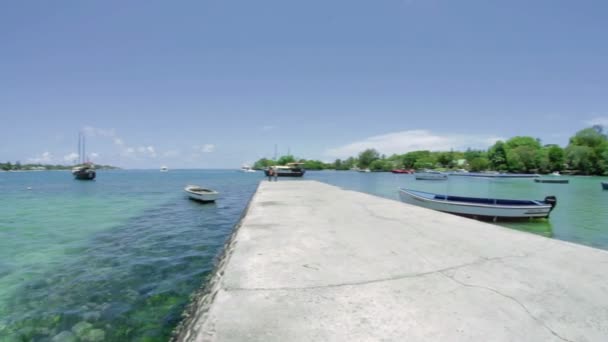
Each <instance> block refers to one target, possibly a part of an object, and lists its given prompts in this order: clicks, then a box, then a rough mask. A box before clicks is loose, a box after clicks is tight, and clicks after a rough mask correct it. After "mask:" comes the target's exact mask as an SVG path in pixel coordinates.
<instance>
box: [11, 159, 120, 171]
mask: <svg viewBox="0 0 608 342" xmlns="http://www.w3.org/2000/svg"><path fill="white" fill-rule="evenodd" d="M72 167H73V166H70V165H60V164H56V165H52V164H40V163H36V164H21V163H20V162H19V161H16V162H15V163H11V162H10V161H9V162H6V163H0V170H3V171H38V170H40V171H42V170H71V169H72ZM93 167H95V168H96V169H118V168H117V167H115V166H111V165H98V164H94V165H93Z"/></svg>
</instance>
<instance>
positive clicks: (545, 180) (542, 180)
mask: <svg viewBox="0 0 608 342" xmlns="http://www.w3.org/2000/svg"><path fill="white" fill-rule="evenodd" d="M534 181H535V182H536V183H552V184H568V183H570V180H568V179H548V178H536V179H535V180H534Z"/></svg>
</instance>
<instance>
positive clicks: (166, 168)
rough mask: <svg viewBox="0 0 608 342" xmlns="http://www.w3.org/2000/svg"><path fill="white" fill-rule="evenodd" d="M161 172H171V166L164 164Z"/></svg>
mask: <svg viewBox="0 0 608 342" xmlns="http://www.w3.org/2000/svg"><path fill="white" fill-rule="evenodd" d="M160 172H169V168H168V167H166V166H165V165H163V166H161V167H160Z"/></svg>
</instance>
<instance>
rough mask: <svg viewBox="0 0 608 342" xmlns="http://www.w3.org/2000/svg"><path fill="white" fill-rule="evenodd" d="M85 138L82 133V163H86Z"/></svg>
mask: <svg viewBox="0 0 608 342" xmlns="http://www.w3.org/2000/svg"><path fill="white" fill-rule="evenodd" d="M85 148H86V139H85V136H84V134H83V135H82V163H83V164H84V163H86V162H87V157H86V149H85Z"/></svg>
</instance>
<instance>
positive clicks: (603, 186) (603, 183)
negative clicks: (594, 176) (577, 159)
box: [602, 182, 608, 190]
mask: <svg viewBox="0 0 608 342" xmlns="http://www.w3.org/2000/svg"><path fill="white" fill-rule="evenodd" d="M602 189H604V190H608V182H602Z"/></svg>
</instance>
